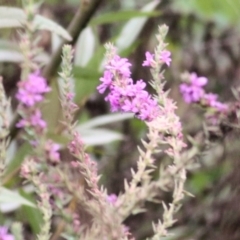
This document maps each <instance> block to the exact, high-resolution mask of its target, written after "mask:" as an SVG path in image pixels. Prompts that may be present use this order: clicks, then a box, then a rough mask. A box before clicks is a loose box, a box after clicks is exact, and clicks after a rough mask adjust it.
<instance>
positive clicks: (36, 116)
mask: <svg viewBox="0 0 240 240" xmlns="http://www.w3.org/2000/svg"><path fill="white" fill-rule="evenodd" d="M30 123H31V125H32V126H34V127H39V128H41V129H44V128H46V126H47V124H46V122H45V121H44V120H43V119H42V114H41V112H40V110H38V109H37V110H36V111H35V112H34V113H33V114H32V115H31V117H30Z"/></svg>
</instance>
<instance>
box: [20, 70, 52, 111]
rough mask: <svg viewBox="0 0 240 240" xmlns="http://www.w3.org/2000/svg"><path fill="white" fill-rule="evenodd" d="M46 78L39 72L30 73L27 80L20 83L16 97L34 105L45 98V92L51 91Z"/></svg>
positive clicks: (25, 103)
mask: <svg viewBox="0 0 240 240" xmlns="http://www.w3.org/2000/svg"><path fill="white" fill-rule="evenodd" d="M49 91H50V88H49V87H48V86H47V82H46V80H45V79H44V78H43V77H41V76H40V75H39V73H38V72H35V73H32V74H30V75H29V77H28V79H27V80H22V81H20V82H19V83H18V92H17V94H16V98H17V99H18V100H19V101H20V102H21V103H22V104H24V105H25V106H27V107H32V106H33V105H35V104H36V103H37V102H41V101H42V100H43V94H44V93H46V92H49Z"/></svg>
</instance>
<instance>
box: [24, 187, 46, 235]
mask: <svg viewBox="0 0 240 240" xmlns="http://www.w3.org/2000/svg"><path fill="white" fill-rule="evenodd" d="M21 195H22V196H24V197H25V198H26V199H28V200H29V201H34V200H35V199H34V197H33V196H32V195H30V194H29V193H26V192H24V191H21ZM20 213H21V214H22V215H23V217H24V218H25V219H26V221H28V223H29V225H30V226H31V228H32V230H33V233H34V234H38V233H39V232H40V227H41V223H42V214H41V212H40V210H39V209H38V208H32V207H29V206H26V205H23V206H22V207H21V209H20Z"/></svg>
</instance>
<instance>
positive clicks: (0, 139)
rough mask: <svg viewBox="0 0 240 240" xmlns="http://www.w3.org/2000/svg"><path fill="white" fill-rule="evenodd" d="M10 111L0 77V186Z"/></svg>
mask: <svg viewBox="0 0 240 240" xmlns="http://www.w3.org/2000/svg"><path fill="white" fill-rule="evenodd" d="M9 110H10V101H9V100H8V99H7V97H6V94H5V91H4V88H3V79H2V77H0V123H1V128H0V129H1V131H0V132H1V135H0V186H1V185H2V178H3V175H4V171H5V166H6V151H7V147H8V145H9V140H8V137H7V136H8V134H9V118H8V112H9Z"/></svg>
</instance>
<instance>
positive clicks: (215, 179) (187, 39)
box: [0, 0, 240, 240]
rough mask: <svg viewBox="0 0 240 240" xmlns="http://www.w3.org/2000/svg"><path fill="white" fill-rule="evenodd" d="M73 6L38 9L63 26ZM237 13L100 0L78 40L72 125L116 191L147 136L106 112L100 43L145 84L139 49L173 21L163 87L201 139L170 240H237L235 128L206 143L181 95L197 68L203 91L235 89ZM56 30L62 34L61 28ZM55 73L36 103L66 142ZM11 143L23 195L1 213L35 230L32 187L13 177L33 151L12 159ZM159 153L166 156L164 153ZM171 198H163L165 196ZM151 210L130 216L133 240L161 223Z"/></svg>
mask: <svg viewBox="0 0 240 240" xmlns="http://www.w3.org/2000/svg"><path fill="white" fill-rule="evenodd" d="M0 5H1V6H20V1H13V0H8V1H7V0H1V1H0ZM79 6H81V2H79V0H65V1H58V0H46V1H45V2H44V3H42V4H41V6H40V14H41V15H43V16H44V17H47V18H50V19H53V20H54V21H56V22H58V23H59V24H60V25H61V26H63V27H64V28H67V26H68V24H69V23H70V21H71V19H72V18H73V16H74V14H76V10H77V8H78V7H79ZM239 9H240V1H239V0H221V1H219V0H211V1H207V0H172V1H164V0H163V1H162V2H158V1H146V0H141V1H140V0H138V1H136V0H121V1H120V0H105V1H102V4H101V5H100V7H99V9H98V10H97V12H96V14H95V15H94V17H93V18H92V19H91V20H90V23H89V24H88V26H87V28H85V29H84V31H82V33H81V35H80V36H79V37H78V40H77V41H76V44H75V58H74V78H75V82H74V83H75V89H74V90H75V93H76V96H75V101H76V103H77V104H78V105H79V106H80V107H81V108H80V111H79V112H78V114H77V116H76V120H77V123H78V126H77V129H78V131H79V132H80V133H81V136H82V137H83V140H84V141H85V142H86V144H87V145H88V146H89V148H88V150H89V152H90V153H91V154H92V157H93V158H94V159H95V160H96V161H98V162H99V166H100V169H99V171H100V172H101V173H102V179H101V183H102V184H104V185H105V186H106V187H107V189H108V192H109V193H116V194H118V193H119V192H120V191H121V190H122V189H123V181H122V179H123V178H127V179H128V178H129V177H130V171H129V169H130V167H135V159H136V156H137V149H136V148H135V146H136V145H141V143H140V142H139V139H140V137H144V134H145V127H144V125H143V124H142V123H141V122H140V121H139V120H137V119H134V118H133V117H132V115H129V114H125V115H123V114H115V115H112V114H109V109H108V106H107V104H106V103H105V102H104V100H103V98H102V96H99V94H98V93H97V92H96V90H95V89H96V86H97V85H98V84H99V77H100V76H101V71H102V61H103V56H104V47H103V44H104V43H105V42H107V41H113V42H114V43H115V44H116V46H117V47H118V49H119V53H120V54H121V55H122V56H127V57H129V58H130V59H131V61H132V63H133V76H134V78H135V79H141V78H142V79H144V80H146V81H149V80H151V79H150V75H149V73H148V72H147V71H146V70H144V69H142V68H141V64H142V61H143V58H144V53H145V51H146V50H152V49H153V48H154V46H155V43H156V42H155V38H154V34H155V33H156V32H157V26H158V25H161V24H163V23H166V24H167V25H168V26H169V34H168V39H167V41H168V42H169V46H168V49H169V50H170V51H171V52H172V56H173V63H172V66H171V68H170V70H168V71H167V72H166V78H167V80H168V84H167V86H166V88H171V93H170V96H171V97H172V98H173V99H174V100H175V101H176V102H177V104H178V114H179V115H180V117H181V120H182V123H183V127H184V132H185V134H186V136H187V135H191V136H195V137H197V138H199V139H200V142H201V139H202V141H205V142H203V145H202V153H201V155H199V158H198V159H197V161H198V163H199V167H198V168H196V169H195V170H194V172H193V173H191V174H190V176H189V181H188V184H187V188H188V190H189V191H190V192H192V193H193V194H194V195H195V198H188V199H187V200H186V202H184V204H183V208H182V210H181V211H180V213H179V216H178V219H179V221H178V222H177V224H175V226H174V228H173V229H172V231H173V233H175V237H173V238H172V239H189V240H190V239H193V238H194V239H199V240H200V239H204V240H206V239H218V240H226V239H228V240H235V239H236V240H238V239H240V230H239V222H240V209H239V201H240V189H239V187H238V186H239V180H240V179H239V178H240V175H239V168H240V165H239V156H240V152H239V133H238V131H237V129H235V130H234V131H233V132H229V133H227V134H226V133H225V132H224V131H220V132H217V133H216V132H214V131H213V133H212V132H211V133H210V134H208V138H207V139H206V138H205V137H204V136H205V135H206V131H204V125H203V111H202V109H199V108H196V107H194V106H188V105H186V104H185V103H184V102H183V100H182V99H181V96H180V94H179V91H178V86H179V84H180V75H181V73H182V72H184V71H190V72H192V71H195V72H197V73H198V74H199V75H202V76H206V77H208V79H209V84H208V90H210V91H213V92H216V93H218V94H219V95H220V98H221V100H222V101H226V102H228V101H231V100H232V99H233V94H232V91H231V88H238V87H239V77H240V61H239V59H240V58H239V54H240V32H239V24H240V10H239ZM14 17H15V18H16V19H19V17H21V16H19V15H17V14H16V15H14ZM3 19H4V15H3V14H1V13H0V27H1V29H0V75H2V76H3V77H4V79H5V82H4V85H5V89H6V91H7V94H8V95H9V96H11V97H13V95H14V93H15V90H16V82H17V81H18V80H19V73H20V68H19V63H20V62H21V57H22V56H21V54H20V51H19V47H18V45H17V44H16V42H17V35H16V31H15V29H12V28H5V27H4V26H3V24H4V21H2V20H3ZM8 23H9V24H10V22H8ZM53 28H54V27H53ZM54 31H58V32H57V33H58V34H59V32H61V29H60V30H59V29H58V30H56V29H55V30H54ZM54 31H51V32H49V31H44V30H43V31H42V32H41V34H42V39H41V42H40V43H39V44H40V45H41V47H43V48H44V50H45V51H44V54H42V55H41V61H42V62H44V63H47V62H48V61H49V60H50V58H51V56H52V55H53V53H54V52H55V51H56V49H57V48H58V46H59V43H60V41H61V39H60V37H59V36H58V35H57V34H56V33H54ZM62 34H63V35H64V33H62ZM60 35H61V34H60ZM56 78H57V75H55V76H53V77H52V81H51V85H52V88H53V89H54V91H52V92H51V93H50V94H48V96H47V98H48V103H47V104H45V105H44V106H42V109H43V112H44V117H45V119H47V122H48V124H49V126H50V129H51V131H50V132H49V133H48V134H49V136H50V137H51V138H52V139H54V140H55V141H57V142H59V143H61V144H63V145H64V144H65V143H66V139H64V137H61V136H59V134H58V133H59V131H60V129H59V125H58V121H59V119H61V113H60V104H59V99H58V97H57V93H58V85H57V81H56ZM14 106H15V102H14V99H13V107H14ZM11 114H12V116H13V115H14V113H11ZM186 141H187V139H186ZM17 144H18V143H17V141H13V142H12V144H11V147H10V149H9V151H8V161H9V164H8V169H7V173H6V175H5V178H4V182H5V184H6V186H7V187H9V188H14V189H16V190H18V192H19V193H18V194H16V193H15V195H14V197H12V195H11V194H13V192H9V193H7V192H6V193H4V194H2V195H1V196H5V197H8V198H7V199H4V198H3V197H1V196H0V209H1V210H2V212H3V213H5V212H7V213H8V214H9V221H11V219H12V218H13V215H15V217H17V219H18V220H20V221H22V222H24V224H25V225H26V226H27V227H28V228H29V232H34V233H37V232H38V231H39V221H40V220H39V219H40V216H39V213H38V211H36V209H34V208H33V207H32V206H31V204H33V203H32V200H33V196H32V192H31V189H28V186H26V187H25V188H21V189H20V188H19V181H20V180H19V178H18V177H17V174H16V173H17V172H18V169H19V167H20V163H21V161H22V160H23V158H24V156H25V155H26V154H27V153H28V152H29V146H27V145H26V144H23V145H22V146H21V147H20V149H19V150H18V154H17V155H16V153H15V151H16V145H17ZM189 144H191V143H190V142H189ZM63 154H64V151H63ZM157 159H158V161H159V162H161V161H164V159H163V156H162V155H159V156H157ZM168 197H169V196H168V194H166V196H165V198H166V199H167V198H168ZM9 199H14V201H10V200H9ZM25 201H27V202H26V203H25V205H24V206H21V205H20V204H22V203H23V202H25ZM20 206H21V207H20ZM147 208H148V210H149V211H148V212H147V213H142V214H139V215H137V216H136V217H134V216H133V217H130V218H129V219H127V220H126V224H127V225H128V226H129V227H130V228H131V230H132V231H133V232H134V235H135V236H136V238H137V239H143V238H144V237H147V236H149V235H150V234H151V225H150V222H151V221H150V220H153V219H157V217H158V216H159V215H160V214H161V211H162V210H161V208H160V207H157V205H154V204H149V206H147ZM16 209H17V211H15V212H14V213H13V210H16ZM26 216H27V217H26ZM30 219H31V220H30ZM146 219H149V221H148V222H149V225H146V224H143V222H146ZM3 220H4V216H3V215H2V214H0V222H1V221H3ZM29 239H30V238H29Z"/></svg>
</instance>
